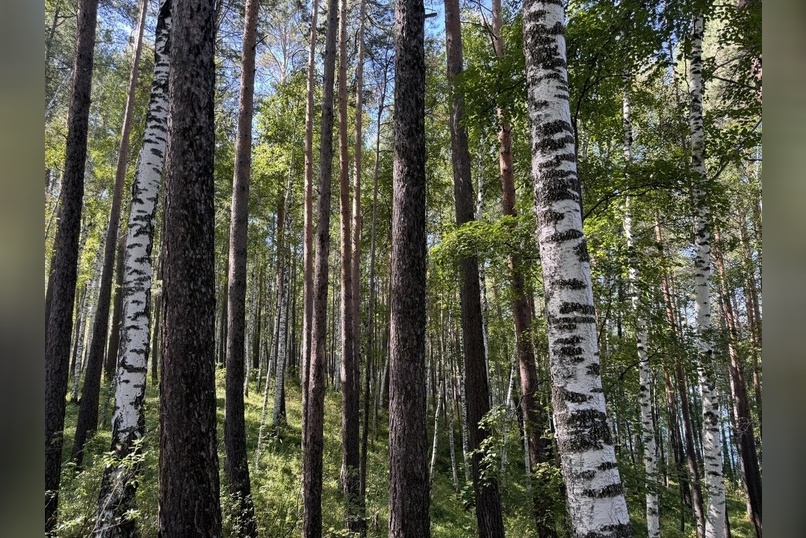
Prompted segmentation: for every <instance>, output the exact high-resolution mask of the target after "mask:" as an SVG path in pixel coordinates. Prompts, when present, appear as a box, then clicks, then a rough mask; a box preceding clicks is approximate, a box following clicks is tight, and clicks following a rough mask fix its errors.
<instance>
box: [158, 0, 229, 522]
mask: <svg viewBox="0 0 806 538" xmlns="http://www.w3.org/2000/svg"><path fill="white" fill-rule="evenodd" d="M172 8H173V10H172V15H173V28H172V30H171V55H170V64H171V73H170V77H169V89H168V95H169V100H170V110H169V117H170V122H169V137H170V138H169V140H170V142H169V144H168V148H169V149H168V156H167V158H168V161H167V166H166V185H165V188H166V189H165V233H164V236H163V245H164V247H163V248H164V249H165V251H164V256H165V258H164V267H163V273H164V274H163V277H164V281H163V300H164V303H163V315H164V319H163V335H162V348H161V349H162V351H161V353H160V355H161V356H162V383H161V389H162V390H161V397H160V457H159V484H160V489H159V533H160V535H161V536H185V535H193V536H220V535H221V508H220V506H219V481H218V454H217V451H216V411H215V385H214V383H215V378H214V370H215V265H214V263H213V236H214V228H213V225H214V216H215V214H214V207H213V194H214V192H213V155H214V152H215V130H214V125H213V91H214V84H215V64H214V63H213V48H214V36H215V24H214V22H215V21H214V2H213V0H174V3H173V6H172Z"/></svg>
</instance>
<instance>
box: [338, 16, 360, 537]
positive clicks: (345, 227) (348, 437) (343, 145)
mask: <svg viewBox="0 0 806 538" xmlns="http://www.w3.org/2000/svg"><path fill="white" fill-rule="evenodd" d="M347 12H348V10H347V0H339V80H338V85H339V187H340V188H339V210H340V217H341V218H340V231H341V233H340V239H341V244H340V252H339V254H340V259H341V266H340V270H341V275H340V280H341V300H340V301H339V308H340V314H341V315H340V318H341V319H340V320H339V322H340V323H341V326H340V327H339V333H340V336H341V338H340V342H339V343H340V349H341V352H340V355H341V371H340V375H341V398H342V400H341V401H342V408H341V442H342V460H341V488H342V494H343V495H344V502H345V510H344V520H345V526H346V528H347V529H348V530H349V531H351V532H359V531H360V528H361V524H360V514H359V512H360V510H359V502H360V489H359V486H360V484H359V474H358V473H359V470H358V463H359V459H358V441H359V436H358V434H359V432H358V420H359V416H358V413H359V411H358V371H359V368H358V356H357V354H356V344H357V342H356V338H355V328H356V327H355V323H354V321H355V317H356V314H357V312H356V311H355V308H354V307H355V298H354V297H355V291H356V290H355V287H354V284H353V277H354V273H353V249H352V239H353V236H352V233H351V229H352V226H351V225H352V222H351V220H352V206H351V204H350V152H349V146H348V136H347V135H348V130H349V129H348V126H347V104H348V103H347Z"/></svg>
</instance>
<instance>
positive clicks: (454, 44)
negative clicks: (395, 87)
mask: <svg viewBox="0 0 806 538" xmlns="http://www.w3.org/2000/svg"><path fill="white" fill-rule="evenodd" d="M459 13H460V11H459V1H458V0H445V43H446V51H447V58H448V63H447V75H448V82H449V84H450V85H451V115H450V131H451V155H452V157H451V160H452V163H453V182H454V188H453V192H454V198H455V201H456V224H457V225H459V226H461V225H462V224H465V223H466V222H470V221H473V220H474V203H473V202H474V200H473V183H472V179H471V177H470V153H469V151H468V142H467V130H466V128H465V126H464V102H463V98H462V95H461V93H460V91H459V89H458V88H457V87H456V86H455V80H456V77H458V76H460V75H461V74H462V72H463V67H462V63H463V60H462V34H461V25H460V21H459ZM459 279H460V288H459V294H460V302H461V309H462V342H463V349H462V351H463V357H464V364H465V397H466V400H467V402H466V403H467V408H466V411H467V424H468V434H469V435H468V448H469V449H470V451H471V452H472V453H473V456H472V458H471V460H472V471H473V492H474V497H475V502H476V523H477V524H478V532H479V535H480V536H503V535H504V522H503V517H502V515H501V499H500V496H499V493H498V484H497V482H496V480H495V478H494V477H493V476H486V478H485V475H489V474H490V471H489V470H488V469H487V468H486V466H485V465H484V463H483V462H482V458H483V456H484V454H482V453H481V452H480V451H478V449H479V448H480V447H481V445H482V443H483V442H484V440H485V439H486V438H487V432H486V431H485V430H484V429H483V428H482V427H481V426H480V425H479V423H480V421H481V419H482V418H483V417H484V415H485V414H486V413H487V412H488V411H489V410H490V387H489V381H488V379H487V364H486V352H485V349H486V346H485V342H484V327H483V325H482V311H481V289H480V287H479V263H478V258H476V257H475V256H468V257H466V258H464V259H462V260H460V262H459Z"/></svg>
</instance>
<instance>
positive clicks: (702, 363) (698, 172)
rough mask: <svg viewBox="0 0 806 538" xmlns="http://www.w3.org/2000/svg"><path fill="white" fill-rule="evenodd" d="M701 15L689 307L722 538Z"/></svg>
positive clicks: (707, 461)
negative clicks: (694, 324) (694, 328)
mask: <svg viewBox="0 0 806 538" xmlns="http://www.w3.org/2000/svg"><path fill="white" fill-rule="evenodd" d="M703 31H704V17H703V15H702V14H700V15H698V16H697V17H696V18H695V20H694V28H693V31H692V35H691V64H690V69H689V85H690V93H689V100H690V110H691V112H690V117H689V123H690V125H689V128H690V132H691V167H692V169H693V171H694V174H695V177H696V179H695V180H694V181H695V184H694V186H693V193H692V194H693V197H694V207H695V210H696V212H697V214H696V216H695V218H694V246H695V249H696V250H695V254H694V288H695V295H696V297H695V303H694V305H695V306H694V311H695V315H696V320H697V351H698V355H699V356H698V360H697V374H698V376H699V380H700V392H701V394H702V426H703V430H702V444H703V460H704V475H705V490H706V492H707V506H706V515H705V537H706V538H724V537H725V536H726V528H725V484H724V482H723V478H722V452H721V440H720V431H719V424H720V421H721V417H722V412H721V409H720V404H719V400H720V395H719V392H718V390H719V389H718V388H717V385H716V380H715V375H716V372H715V365H714V357H713V344H712V342H711V338H712V337H711V334H710V333H711V294H710V290H709V283H710V277H711V245H710V230H709V223H708V220H709V218H710V211H709V208H708V202H707V200H706V193H705V191H704V189H705V183H706V181H707V174H706V169H705V129H704V128H703V117H702V98H703V80H702V36H703Z"/></svg>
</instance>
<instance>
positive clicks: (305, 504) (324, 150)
mask: <svg viewBox="0 0 806 538" xmlns="http://www.w3.org/2000/svg"><path fill="white" fill-rule="evenodd" d="M337 4H338V3H337V0H328V5H327V36H326V39H325V60H324V78H323V82H322V84H323V86H322V129H321V146H320V148H319V205H318V212H317V213H318V221H317V223H316V255H315V260H314V275H313V287H312V288H311V293H312V296H313V297H312V301H313V302H312V316H311V343H310V347H309V356H308V357H307V358H306V360H307V367H306V369H307V371H308V375H307V383H306V384H307V395H306V398H305V402H303V403H304V408H303V410H302V412H303V414H304V423H303V425H304V430H303V432H302V435H303V437H304V438H303V441H302V446H303V456H302V508H303V514H302V518H303V519H302V521H303V523H302V529H303V530H302V532H303V534H304V535H305V536H306V537H307V538H316V537H319V536H321V535H322V455H323V452H322V451H323V435H324V434H323V427H324V424H323V421H324V413H325V408H324V405H325V401H324V399H325V376H324V373H325V372H324V370H325V360H326V356H325V351H326V348H325V344H326V338H325V337H326V334H327V287H328V256H329V254H330V197H331V178H332V168H331V164H332V162H333V79H334V74H335V73H334V72H335V67H336V66H335V63H336V34H337V21H338V18H337V15H338V6H337Z"/></svg>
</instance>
